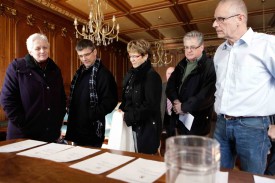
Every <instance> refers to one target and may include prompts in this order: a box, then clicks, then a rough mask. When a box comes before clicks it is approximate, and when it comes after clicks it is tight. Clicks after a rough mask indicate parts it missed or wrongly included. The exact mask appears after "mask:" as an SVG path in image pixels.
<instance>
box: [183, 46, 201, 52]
mask: <svg viewBox="0 0 275 183" xmlns="http://www.w3.org/2000/svg"><path fill="white" fill-rule="evenodd" d="M199 47H201V45H199V46H197V47H195V46H184V50H185V51H186V50H189V49H190V50H191V51H194V50H196V49H198V48H199Z"/></svg>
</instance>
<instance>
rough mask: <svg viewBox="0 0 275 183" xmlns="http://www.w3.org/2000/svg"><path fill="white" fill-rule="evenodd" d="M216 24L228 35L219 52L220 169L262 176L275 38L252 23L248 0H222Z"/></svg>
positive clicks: (273, 96)
mask: <svg viewBox="0 0 275 183" xmlns="http://www.w3.org/2000/svg"><path fill="white" fill-rule="evenodd" d="M214 17H215V20H214V23H213V27H214V28H215V29H216V32H217V36H218V37H219V38H224V39H226V41H225V42H224V43H222V44H221V45H220V46H219V47H218V49H217V51H216V53H215V56H214V66H215V70H216V75H217V82H216V89H217V90H216V93H215V97H216V101H215V111H216V113H217V114H218V117H217V124H216V129H215V133H214V138H216V139H217V140H218V141H219V142H220V144H221V167H223V168H233V167H234V165H235V159H236V158H237V157H239V159H240V163H241V169H242V170H244V171H248V172H251V173H257V174H263V173H264V171H265V167H266V160H267V153H268V151H269V148H270V146H271V145H270V139H269V138H268V127H269V125H270V120H269V117H268V116H270V115H272V114H275V106H274V101H275V36H272V35H267V34H263V33H256V32H254V31H253V30H252V29H251V28H248V27H247V8H246V5H245V4H244V2H243V0H221V1H220V2H219V4H218V6H217V8H216V10H215V15H214Z"/></svg>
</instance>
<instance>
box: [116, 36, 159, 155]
mask: <svg viewBox="0 0 275 183" xmlns="http://www.w3.org/2000/svg"><path fill="white" fill-rule="evenodd" d="M127 51H128V54H129V59H130V62H131V63H132V68H131V69H130V70H129V71H128V73H127V74H126V76H125V78H124V81H123V92H122V103H121V105H120V107H119V109H120V111H122V113H123V120H124V121H125V123H126V124H127V126H131V127H132V130H133V139H134V145H135V151H136V152H138V153H146V154H155V153H157V150H158V147H159V143H160V132H161V115H160V100H161V90H162V81H161V78H160V76H159V74H158V73H157V72H156V71H155V70H154V69H153V67H152V65H151V62H150V58H151V55H152V54H151V50H150V44H149V43H148V42H147V41H145V40H134V41H130V42H129V43H128V45H127Z"/></svg>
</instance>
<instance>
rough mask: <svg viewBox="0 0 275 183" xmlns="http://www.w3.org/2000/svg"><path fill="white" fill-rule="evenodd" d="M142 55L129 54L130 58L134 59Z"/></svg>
mask: <svg viewBox="0 0 275 183" xmlns="http://www.w3.org/2000/svg"><path fill="white" fill-rule="evenodd" d="M140 56H141V55H129V56H128V57H129V59H131V58H133V59H137V58H138V57H140Z"/></svg>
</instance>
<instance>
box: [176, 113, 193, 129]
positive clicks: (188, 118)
mask: <svg viewBox="0 0 275 183" xmlns="http://www.w3.org/2000/svg"><path fill="white" fill-rule="evenodd" d="M179 120H180V121H181V122H182V123H183V124H184V126H185V127H186V128H187V129H188V130H190V129H191V127H192V124H193V120H194V116H193V115H192V114H190V113H186V114H180V115H179Z"/></svg>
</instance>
